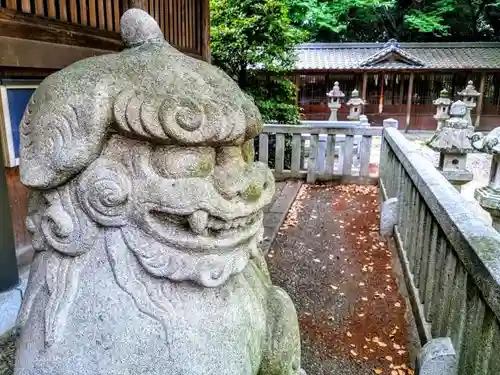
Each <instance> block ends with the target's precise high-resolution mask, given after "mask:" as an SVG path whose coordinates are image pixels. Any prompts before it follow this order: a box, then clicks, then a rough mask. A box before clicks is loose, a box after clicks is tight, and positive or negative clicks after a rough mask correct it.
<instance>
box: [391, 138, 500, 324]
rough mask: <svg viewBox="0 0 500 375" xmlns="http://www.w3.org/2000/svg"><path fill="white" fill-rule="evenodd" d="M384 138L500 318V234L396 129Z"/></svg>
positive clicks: (499, 318)
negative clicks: (471, 208) (474, 210)
mask: <svg viewBox="0 0 500 375" xmlns="http://www.w3.org/2000/svg"><path fill="white" fill-rule="evenodd" d="M383 134H384V139H385V140H386V141H387V143H388V145H389V146H390V147H391V149H392V151H393V152H394V154H395V155H396V157H397V158H398V159H399V162H400V163H401V164H402V165H403V167H404V169H405V170H406V172H407V173H408V175H409V176H410V178H411V179H412V181H413V183H414V185H415V187H416V188H417V190H418V191H419V193H420V195H421V196H422V198H423V199H424V201H425V202H426V204H427V207H428V208H429V210H430V211H431V212H432V214H433V216H434V218H435V220H436V221H437V222H438V223H439V225H440V227H441V229H442V230H443V232H444V233H445V235H446V237H447V239H448V241H449V242H450V244H451V245H452V246H453V248H454V250H455V252H456V253H457V256H458V258H459V259H460V261H461V262H462V264H463V265H464V267H465V269H466V270H467V272H468V274H469V275H470V276H471V277H472V279H473V280H474V282H475V284H476V286H477V288H478V289H479V290H480V291H481V293H482V295H483V298H484V299H485V301H486V302H487V304H488V305H489V307H490V308H491V310H492V311H493V313H494V314H495V316H496V318H497V319H498V320H500V234H499V233H498V232H497V231H496V230H495V229H494V228H493V227H492V226H491V225H489V223H487V222H486V221H485V220H484V219H483V218H482V217H479V216H477V215H475V214H474V213H473V212H471V210H470V207H469V206H468V204H467V201H466V200H465V199H464V198H463V197H462V196H461V195H460V193H459V192H458V191H457V190H456V189H455V188H454V187H453V186H452V185H451V184H450V183H449V182H448V180H446V178H445V177H444V176H443V175H441V173H440V172H439V171H438V170H437V169H436V168H435V167H434V165H433V164H432V163H431V162H430V161H429V160H428V159H426V158H425V157H424V156H422V155H421V154H420V153H419V152H418V151H417V150H416V148H415V147H414V146H413V145H411V144H410V142H409V141H408V140H407V139H406V138H405V137H404V136H403V134H401V133H400V132H399V131H398V130H397V129H393V128H385V129H384V131H383Z"/></svg>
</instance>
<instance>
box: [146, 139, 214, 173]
mask: <svg viewBox="0 0 500 375" xmlns="http://www.w3.org/2000/svg"><path fill="white" fill-rule="evenodd" d="M151 166H152V167H153V169H154V170H155V171H156V173H158V174H159V175H160V176H162V177H165V178H187V177H206V176H209V175H210V174H212V172H213V169H214V167H215V150H214V149H213V148H211V147H179V146H162V147H157V148H155V149H154V150H153V152H152V154H151Z"/></svg>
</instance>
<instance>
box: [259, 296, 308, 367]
mask: <svg viewBox="0 0 500 375" xmlns="http://www.w3.org/2000/svg"><path fill="white" fill-rule="evenodd" d="M266 344H267V346H266V348H265V351H264V356H263V360H262V364H261V367H260V372H259V375H299V374H300V375H302V374H303V372H302V371H301V369H300V335H299V324H298V320H297V312H296V311H295V307H294V305H293V302H292V300H291V299H290V297H289V296H288V294H286V292H285V291H284V290H283V289H281V288H278V287H276V286H271V287H270V291H269V296H268V302H267V338H266Z"/></svg>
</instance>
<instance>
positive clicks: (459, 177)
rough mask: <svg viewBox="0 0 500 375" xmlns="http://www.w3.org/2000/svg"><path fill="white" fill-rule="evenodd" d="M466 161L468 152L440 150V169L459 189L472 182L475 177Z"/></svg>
mask: <svg viewBox="0 0 500 375" xmlns="http://www.w3.org/2000/svg"><path fill="white" fill-rule="evenodd" d="M466 163H467V154H466V153H447V152H440V154H439V164H438V169H439V171H440V172H441V174H442V175H443V176H444V177H446V179H447V180H448V181H449V182H450V183H451V184H452V185H453V186H455V188H456V189H457V190H458V191H460V190H461V187H462V185H465V184H466V183H468V182H471V181H472V179H473V178H474V175H473V174H472V172H470V171H469V170H467V168H466Z"/></svg>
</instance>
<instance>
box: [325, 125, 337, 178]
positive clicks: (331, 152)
mask: <svg viewBox="0 0 500 375" xmlns="http://www.w3.org/2000/svg"><path fill="white" fill-rule="evenodd" d="M334 171H335V134H328V138H327V140H326V165H325V175H328V176H333V173H334Z"/></svg>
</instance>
